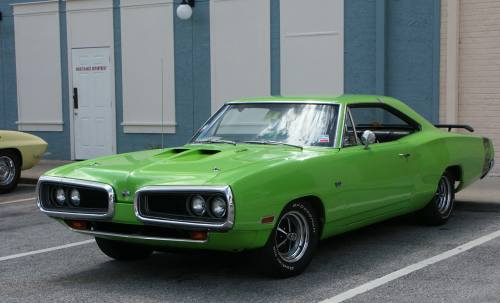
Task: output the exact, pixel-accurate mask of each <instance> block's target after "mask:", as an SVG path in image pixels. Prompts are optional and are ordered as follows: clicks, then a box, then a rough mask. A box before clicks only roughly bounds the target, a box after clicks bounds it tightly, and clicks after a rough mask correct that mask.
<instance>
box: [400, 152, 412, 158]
mask: <svg viewBox="0 0 500 303" xmlns="http://www.w3.org/2000/svg"><path fill="white" fill-rule="evenodd" d="M399 156H400V157H403V158H408V157H410V156H411V154H410V153H404V154H399Z"/></svg>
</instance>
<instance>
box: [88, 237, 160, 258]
mask: <svg viewBox="0 0 500 303" xmlns="http://www.w3.org/2000/svg"><path fill="white" fill-rule="evenodd" d="M95 241H96V242H97V246H99V248H100V249H101V251H102V252H103V253H104V254H105V255H107V256H108V257H110V258H113V259H115V260H118V261H133V260H141V259H145V258H147V257H149V256H150V255H151V254H152V253H153V250H152V249H150V248H148V247H146V246H142V245H138V244H133V243H127V242H122V241H115V240H108V239H103V238H95Z"/></svg>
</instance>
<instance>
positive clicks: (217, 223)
mask: <svg viewBox="0 0 500 303" xmlns="http://www.w3.org/2000/svg"><path fill="white" fill-rule="evenodd" d="M154 194H157V195H158V194H184V195H189V196H195V195H201V196H203V197H204V199H205V201H206V209H207V211H206V213H205V215H204V216H202V217H200V216H194V215H191V216H188V217H185V216H184V217H181V216H174V215H169V214H165V215H163V214H162V216H159V215H158V214H157V213H155V214H152V213H151V212H149V213H148V210H147V209H146V208H145V207H144V205H145V204H146V201H147V197H148V195H154ZM213 196H222V197H223V198H224V199H225V201H226V203H227V210H226V214H225V216H224V217H223V218H216V217H213V216H212V215H211V214H210V210H209V209H210V204H209V203H210V202H211V201H210V200H211V198H212V197H213ZM184 205H185V206H184V208H185V209H189V208H190V207H189V202H187V201H185V200H184ZM134 209H135V214H136V217H137V218H138V219H139V221H141V222H142V223H144V224H152V225H158V226H170V227H177V228H182V229H190V230H200V229H202V230H217V231H226V230H229V229H231V228H232V227H233V225H234V216H235V207H234V201H233V194H232V191H231V188H230V187H229V186H227V185H225V186H167V185H157V186H155V185H152V186H145V187H142V188H140V189H139V190H137V191H136V194H135V199H134Z"/></svg>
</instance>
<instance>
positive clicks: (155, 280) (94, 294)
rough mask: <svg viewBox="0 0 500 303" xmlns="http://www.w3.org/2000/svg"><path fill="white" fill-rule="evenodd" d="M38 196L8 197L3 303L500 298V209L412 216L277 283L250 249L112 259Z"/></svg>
mask: <svg viewBox="0 0 500 303" xmlns="http://www.w3.org/2000/svg"><path fill="white" fill-rule="evenodd" d="M33 196H34V187H33V186H21V187H20V188H19V189H18V190H16V191H15V192H14V193H11V194H8V195H2V196H0V302H250V301H251V302H320V301H323V300H330V302H342V300H344V299H347V301H346V302H500V257H499V254H500V237H498V236H499V235H500V232H498V231H499V230H500V220H499V219H500V207H499V208H496V207H493V206H491V205H490V206H485V207H478V206H474V207H470V206H469V205H468V204H460V205H459V207H458V209H457V210H456V211H455V213H454V216H453V218H452V219H451V220H450V222H449V223H448V224H447V225H445V226H442V227H425V226H420V225H419V224H418V223H417V222H416V221H415V220H414V219H413V218H412V217H411V216H407V217H402V218H397V219H394V220H390V221H387V222H383V223H380V224H377V225H374V226H370V227H367V228H364V229H361V230H358V231H355V232H351V233H348V234H345V235H342V236H338V237H334V238H331V239H328V240H326V241H323V242H322V243H321V246H320V248H319V251H318V252H317V254H316V256H315V258H314V260H313V262H312V264H311V266H310V267H309V268H308V270H307V271H306V272H305V273H304V274H302V275H301V276H298V277H295V278H291V279H286V280H273V279H269V278H266V277H263V276H261V275H260V274H259V273H258V272H256V271H255V269H254V268H253V266H252V265H251V263H250V262H249V254H245V253H243V254H222V253H188V254H186V253H183V254H169V253H162V254H155V255H153V256H152V257H151V258H150V259H147V260H144V261H138V262H132V263H120V262H116V261H113V260H111V259H109V258H108V257H106V256H105V255H103V254H102V253H101V252H100V251H99V250H98V248H97V247H96V245H95V243H94V242H93V241H92V240H91V239H90V238H89V237H85V236H81V235H77V234H75V233H72V232H69V231H68V230H67V229H66V228H65V227H63V226H62V225H60V224H59V223H57V222H55V221H52V220H50V219H49V218H48V217H46V216H45V215H43V214H42V213H40V212H39V211H38V209H37V207H36V205H35V200H34V199H33ZM89 240H90V241H89ZM75 243H76V244H75ZM67 244H70V245H68V246H64V245H67ZM463 244H466V246H461V245H463ZM457 247H458V248H457ZM40 250H42V251H40ZM436 256H437V258H436ZM349 298H350V299H349Z"/></svg>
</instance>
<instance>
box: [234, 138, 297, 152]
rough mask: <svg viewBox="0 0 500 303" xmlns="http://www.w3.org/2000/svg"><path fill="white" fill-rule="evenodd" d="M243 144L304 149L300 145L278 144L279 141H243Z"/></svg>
mask: <svg viewBox="0 0 500 303" xmlns="http://www.w3.org/2000/svg"><path fill="white" fill-rule="evenodd" d="M243 143H249V144H269V145H286V146H291V147H296V148H300V149H301V150H303V149H304V147H303V146H300V145H296V144H290V143H285V142H280V141H273V140H262V141H256V140H255V141H243Z"/></svg>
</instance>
